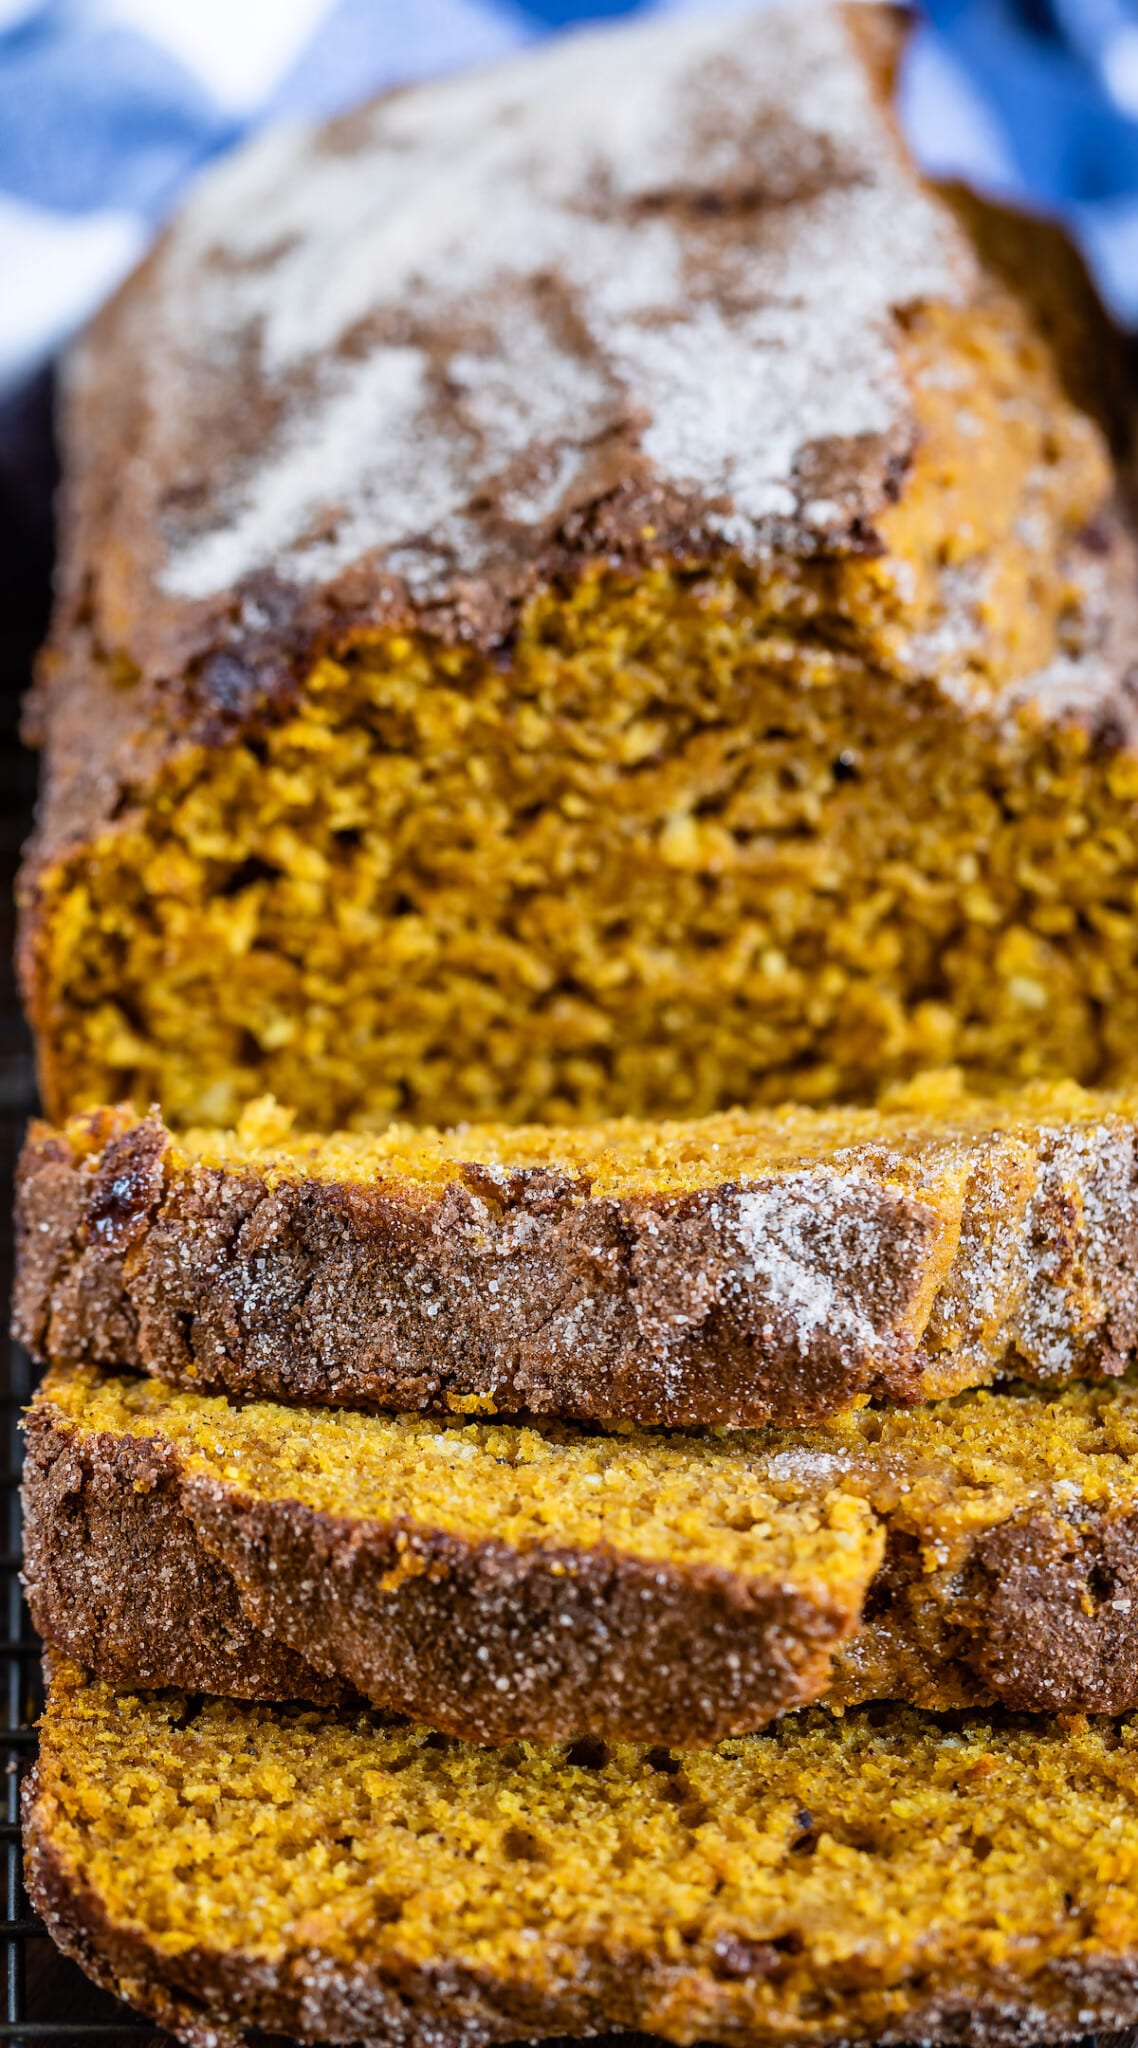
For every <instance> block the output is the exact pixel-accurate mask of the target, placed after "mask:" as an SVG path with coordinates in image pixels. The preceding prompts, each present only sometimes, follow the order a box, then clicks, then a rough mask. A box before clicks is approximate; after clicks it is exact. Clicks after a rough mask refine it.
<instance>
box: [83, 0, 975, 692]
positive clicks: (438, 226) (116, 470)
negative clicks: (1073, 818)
mask: <svg viewBox="0 0 1138 2048" xmlns="http://www.w3.org/2000/svg"><path fill="white" fill-rule="evenodd" d="M894 48H895V33H894V23H893V21H892V18H891V16H890V14H889V12H888V11H887V10H884V9H877V8H869V7H866V8H864V9H862V8H860V7H859V8H853V9H843V8H840V7H836V6H832V5H824V4H816V0H809V4H803V0H789V4H782V5H778V6H774V7H768V8H765V9H762V10H759V11H757V12H755V13H744V14H739V13H738V12H731V11H728V12H727V13H725V14H724V13H719V12H717V13H714V14H712V15H711V16H710V17H706V18H702V17H700V18H693V19H690V20H688V19H685V20H680V21H677V20H674V19H670V20H666V21H662V22H653V23H648V24H646V25H645V24H641V25H638V26H636V27H633V28H625V29H619V30H606V31H603V32H599V33H593V34H587V35H576V36H571V37H569V38H567V39H564V40H562V41H560V42H558V43H557V44H555V45H554V46H552V47H550V48H543V49H541V50H538V51H534V52H530V53H527V54H525V55H523V56H522V57H520V58H518V59H516V60H515V61H513V62H511V63H509V64H505V65H502V66H500V67H497V68H495V69H491V70H489V71H485V72H480V73H476V74H474V75H471V76H463V77H460V78H456V79H448V80H444V81H443V82H441V83H435V84H430V85H427V86H422V87H418V88H415V89H413V90H409V91H406V92H402V93H397V94H394V95H392V96H389V97H387V98H385V99H382V100H380V101H378V102H377V103H375V104H374V105H373V106H371V107H370V108H367V109H365V110H364V111H362V112H360V113H358V114H354V115H352V116H350V117H349V118H347V119H345V120H343V121H341V122H339V123H337V124H335V125H333V126H332V127H331V128H324V129H321V130H309V129H300V130H296V129H287V130H282V131H279V132H275V133H273V134H271V135H269V136H267V137H266V138H265V139H264V140H262V141H260V142H258V143H257V144H255V145H254V146H253V147H252V148H250V149H248V150H245V151H243V152H242V153H240V154H239V155H238V156H237V157H235V158H234V159H233V160H232V161H231V162H229V163H228V164H226V165H225V166H223V167H222V168H221V169H220V170H218V171H216V172H215V173H213V174H212V175H211V176H209V177H207V178H206V179H205V180H204V181H203V183H202V185H201V186H200V187H199V189H198V191H197V192H196V194H195V196H194V197H193V199H192V200H191V201H190V204H189V206H188V208H187V209H186V211H185V213H184V214H183V215H182V217H181V219H180V220H179V222H178V223H177V225H176V226H175V228H174V230H173V232H172V233H171V234H170V235H169V236H167V238H166V239H165V241H164V242H163V243H162V245H161V246H160V248H159V249H158V251H157V252H156V254H155V255H154V257H153V258H152V259H151V261H150V262H149V263H148V264H147V265H146V266H145V267H144V269H143V271H142V272H141V273H140V275H139V276H138V277H137V278H136V279H135V280H134V281H133V282H132V283H131V284H129V285H128V286H127V288H126V290H125V291H124V292H123V293H122V294H121V295H120V297H119V299H118V300H117V301H116V303H115V304H114V305H113V306H112V307H111V308H110V309H109V311H108V312H107V313H106V314H105V315H104V316H103V318H102V319H101V320H100V321H99V322H98V323H97V324H96V326H95V328H94V330H93V332H92V334H91V336H90V338H89V339H88V341H87V342H86V344H85V345H84V346H83V347H82V348H81V349H80V351H79V352H78V354H77V356H76V359H75V361H74V363H73V366H72V372H71V379H70V386H71V390H70V406H71V418H72V423H73V424H72V432H71V434H70V436H69V438H70V441H71V445H72V450H73V453H74V456H75V471H76V475H75V483H74V494H73V499H72V508H71V536H70V547H69V551H68V552H69V555H70V559H71V562H72V566H73V570H74V572H75V574H76V576H77V575H78V573H79V571H80V569H81V570H82V573H83V576H84V579H85V589H86V594H87V601H88V603H89V606H90V611H89V614H88V615H89V616H92V617H93V622H94V627H95V633H96V637H97V639H98V640H99V641H101V643H102V644H103V645H104V646H106V647H109V648H112V649H116V648H117V649H120V650H122V651H124V652H125V653H126V654H127V655H128V657H129V658H130V660H131V661H132V662H134V663H136V664H137V665H138V667H139V668H140V669H142V671H143V672H144V673H147V672H149V673H158V674H160V673H162V672H163V671H165V672H166V673H172V672H174V671H175V670H176V669H178V668H180V667H182V666H183V665H184V664H185V663H186V662H187V661H188V660H191V659H192V658H193V657H194V655H195V654H202V653H205V652H216V650H217V649H218V648H219V647H224V646H227V645H228V646H231V647H232V648H234V649H235V650H236V651H238V652H239V653H241V654H243V655H246V656H247V655H248V653H249V651H250V650H251V649H254V648H256V647H257V646H258V645H261V644H264V643H269V644H271V643H273V642H276V643H277V644H278V645H279V644H280V642H281V640H282V639H284V640H285V641H287V642H288V643H289V644H290V645H291V646H292V647H293V648H294V650H297V651H299V646H300V645H302V644H303V643H304V641H305V638H306V634H305V631H304V626H303V624H302V622H304V621H307V622H309V624H310V625H311V626H312V628H313V629H315V628H316V627H318V625H319V622H320V620H321V618H323V619H324V620H327V619H328V618H329V617H331V618H332V619H333V620H339V619H348V620H351V619H358V618H360V617H366V618H369V619H376V618H383V617H385V616H386V617H396V618H397V617H399V616H401V615H413V616H414V617H416V618H418V619H422V620H425V621H426V622H427V623H428V624H430V625H431V626H432V627H434V628H435V629H437V630H441V631H444V632H447V633H457V634H459V635H461V636H463V637H467V638H473V639H479V640H492V639H494V638H495V637H497V636H499V635H500V634H501V633H502V632H503V631H505V630H506V629H507V628H508V625H509V623H510V619H511V617H512V616H513V613H514V610H515V609H516V606H517V604H518V603H519V602H520V601H521V600H522V599H523V598H524V597H525V596H526V594H527V593H528V592H529V591H530V590H531V589H532V588H533V586H534V584H535V582H536V581H537V580H538V579H539V577H541V576H542V575H543V574H548V573H549V571H550V569H551V568H556V567H558V566H559V565H561V564H562V563H564V562H565V561H569V562H572V561H574V560H577V559H589V558H595V557H599V558H601V559H609V560H611V559H616V560H622V559H623V560H629V561H636V560H637V559H640V558H643V557H644V556H646V555H653V554H656V555H659V554H664V555H665V556H667V555H672V556H676V555H679V556H691V555H696V556H699V557H703V558H706V557H707V556H708V555H712V556H714V555H715V554H717V553H723V552H730V553H732V554H735V555H738V556H739V557H741V558H742V559H743V560H744V561H759V560H762V559H764V558H765V557H767V556H769V555H770V554H771V552H772V551H775V552H778V553H791V554H797V555H803V554H806V555H809V554H811V553H813V552H816V551H818V550H819V549H822V550H825V551H826V552H834V551H839V552H842V551H850V550H858V549H864V548H866V547H870V548H872V547H873V545H874V542H875V535H874V520H875V518H876V516H877V515H878V514H879V513H880V512H881V510H882V509H883V507H884V506H885V505H886V504H887V503H888V502H889V499H890V497H891V495H895V493H896V488H897V480H898V476H899V474H900V472H901V471H902V470H903V468H904V466H905V464H906V462H907V459H908V457H909V454H910V452H911V446H912V441H913V433H914V428H913V419H912V412H911V405H910V401H909V398H908V396H907V394H906V390H905V386H904V383H903V380H902V377H901V374H900V368H899V362H898V353H897V351H898V336H897V329H896V323H895V321H894V320H893V318H892V315H893V313H894V312H895V310H896V309H898V308H899V307H902V306H904V305H905V304H907V303H911V302H915V301H919V300H923V299H924V300H927V299H933V300H939V301H947V302H950V303H952V302H960V301H962V300H963V301H966V300H967V299H968V297H969V296H970V293H971V291H972V290H974V289H975V286H976V281H977V276H978V271H977V265H976V259H975V256H974V254H973V252H972V249H971V245H970V243H969V241H968V239H967V237H966V235H965V234H964V233H963V231H962V230H961V229H960V228H959V227H958V225H957V223H956V221H955V219H954V217H953V215H952V213H951V212H950V211H949V209H948V208H947V207H946V206H945V205H944V204H943V203H942V202H941V201H940V200H938V199H937V198H936V197H935V195H933V194H932V193H931V192H929V191H927V190H926V189H925V188H924V187H923V186H922V185H921V183H920V182H919V180H918V179H917V178H916V176H915V174H914V173H913V171H912V169H911V167H910V166H909V165H908V164H907V163H906V161H905V158H904V155H903V153H902V151H901V149H900V148H899V146H898V143H897V140H896V137H895V135H894V133H893V130H892V126H891V123H890V119H889V116H888V113H887V110H886V105H885V93H886V73H887V70H888V67H889V63H890V60H891V57H892V55H893V52H894ZM92 572H93V581H92V580H89V579H91V577H92ZM77 596H78V593H77V591H73V597H75V598H77Z"/></svg>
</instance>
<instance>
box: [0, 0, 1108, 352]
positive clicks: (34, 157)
mask: <svg viewBox="0 0 1138 2048" xmlns="http://www.w3.org/2000/svg"><path fill="white" fill-rule="evenodd" d="M716 4H723V0H0V390H2V389H4V388H5V387H8V388H10V387H11V386H12V385H13V384H14V383H15V382H17V381H18V380H19V379H20V378H22V377H23V376H25V375H26V374H27V373H28V372H29V371H31V370H33V369H34V368H36V367H37V366H38V365H39V364H40V363H41V362H43V361H44V360H45V359H46V358H47V357H48V356H49V355H50V354H51V353H52V351H53V350H54V349H56V348H57V347H58V345H59V344H60V342H61V341H62V340H63V339H64V338H65V337H66V336H67V335H68V334H69V333H70V332H72V330H73V329H74V328H75V327H76V326H77V325H78V324H79V323H80V322H81V321H82V320H83V319H84V318H85V317H86V316H87V314H88V313H89V312H90V311H91V310H92V309H93V308H94V307H95V306H96V305H97V304H98V302H99V301H100V299H102V298H103V297H104V296H105V295H106V294H107V293H108V292H109V291H110V290H111V289H112V288H113V287H114V285H115V284H117V282H118V281H119V279H120V278H121V277H122V276H123V275H124V273H125V272H126V271H127V270H128V269H129V268H130V267H131V265H132V264H133V263H134V262H135V261H136V260H137V258H138V257H139V256H140V255H141V253H142V251H143V249H144V248H145V246H146V244H147V242H148V241H149V239H150V238H151V236H152V235H153V234H154V232H155V230H156V228H157V227H158V225H159V224H160V223H161V221H162V220H163V219H164V218H165V216H166V215H167V214H168V213H169V212H170V210H171V208H172V207H173V206H174V204H175V202H176V200H177V198H178V195H179V193H180V192H181V190H182V188H183V187H184V186H185V184H186V182H187V180H188V179H190V178H192V176H193V175H194V172H195V171H196V169H197V168H198V166H199V165H201V164H203V163H204V162H205V161H206V160H207V159H208V158H209V157H212V156H215V155H216V154H217V153H218V152H219V151H222V150H225V149H228V148H230V147H231V146H232V145H233V144H234V143H235V142H237V141H238V140H239V139H240V138H241V137H242V136H243V135H244V134H246V133H247V132H248V131H249V130H250V129H251V128H253V127H255V126H257V125H259V124H260V123H262V122H264V121H267V120H272V119H274V118H278V117H281V116H290V115H297V114H303V115H309V114H315V115H324V114H330V113H333V112H336V111H339V110H340V109H342V108H344V107H346V106H350V105H352V104H354V103H355V102H357V101H359V100H361V99H364V98H366V97H368V96H369V95H371V94H372V93H375V92H377V91H379V90H380V89H381V88H382V87H384V86H389V85H394V84H397V83H400V82H403V81H406V80H409V79H412V78H416V77H421V76H423V75H425V74H426V73H428V72H431V71H440V70H445V69H451V68H454V67H457V66H460V65H466V64H474V63H482V62H485V61H487V60H489V59H493V58H496V57H501V56H503V55H505V54H506V53H507V52H508V51H510V50H511V49H514V48H517V47H518V46H520V45H521V44H523V43H525V42H526V41H528V40H531V39H532V38H534V37H537V36H541V35H547V34H550V33H551V32H553V31H554V30H556V29H558V28H561V27H563V26H565V25H566V24H569V23H571V22H574V21H581V20H583V19H585V18H587V17H596V16H598V15H610V16H611V15H616V14H625V15H628V14H634V13H636V12H638V11H644V12H647V11H648V10H649V9H658V8H660V7H662V6H673V7H681V6H710V5H716ZM927 13H928V15H929V16H930V20H929V21H928V22H927V23H926V25H925V27H924V28H923V29H922V31H921V33H920V35H919V36H918V38H917V39H916V42H915V45H914V47H913V51H912V54H911V58H910V62H909V65H908V68H907V75H906V80H905V88H904V113H905V117H906V120H907V124H908V127H909V130H910V134H911V136H912V139H913V141H914V143H915V145H916V147H917V149H918V152H919V154H920V155H921V156H922V157H923V158H924V160H925V161H926V162H927V163H928V164H929V166H930V167H931V168H932V169H933V170H934V171H937V172H941V173H948V174H953V175H961V174H962V175H965V176H967V177H970V178H973V179H976V180H978V181H979V182H980V183H981V184H982V185H984V186H985V187H987V188H988V189H990V190H995V191H997V192H999V193H1001V194H1004V195H1007V196H1013V197H1021V198H1026V199H1028V200H1029V201H1032V202H1034V203H1036V204H1038V205H1040V206H1042V207H1044V208H1047V209H1049V210H1060V211H1063V212H1065V213H1066V214H1067V216H1068V217H1069V219H1070V220H1071V221H1072V222H1073V224H1074V225H1075V227H1076V229H1077V231H1078V232H1079V233H1080V235H1081V236H1082V239H1083V241H1084V244H1085V246H1086V247H1087V249H1088V252H1089V254H1090V255H1091V258H1092V261H1093V262H1094V263H1095V266H1096V268H1097V269H1098V271H1099V274H1100V278H1101V280H1102V283H1103V285H1104V288H1105V290H1106V293H1107V296H1108V298H1109V299H1110V300H1111V301H1112V303H1113V304H1114V306H1115V307H1116V309H1117V310H1118V311H1119V312H1120V313H1121V314H1122V315H1123V317H1125V318H1129V319H1131V320H1133V321H1134V322H1136V323H1138V0H929V5H928V8H927Z"/></svg>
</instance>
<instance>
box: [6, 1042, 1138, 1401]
mask: <svg viewBox="0 0 1138 2048" xmlns="http://www.w3.org/2000/svg"><path fill="white" fill-rule="evenodd" d="M1136 1112H1138V1098H1135V1097H1133V1096H1094V1095H1090V1094H1087V1093H1085V1092H1084V1091H1083V1090H1081V1089H1080V1088H1078V1087H1075V1086H1073V1085H1070V1084H1067V1085H1060V1084H1055V1085H1051V1086H1040V1087H1038V1088H1035V1089H1028V1090H1026V1091H1024V1092H1023V1093H1022V1094H1020V1095H1017V1096H1011V1097H1008V1098H1006V1099H1003V1100H999V1101H994V1102H993V1101H981V1100H975V1099H972V1098H970V1097H968V1096H962V1095H960V1094H959V1093H958V1092H954V1090H953V1086H952V1077H951V1076H949V1077H941V1078H940V1079H939V1080H938V1079H935V1078H934V1079H932V1080H929V1081H927V1082H926V1083H924V1084H923V1085H922V1086H920V1087H915V1088H913V1089H912V1090H911V1091H910V1093H909V1095H908V1097H907V1099H906V1100H905V1101H904V1102H903V1103H901V1104H900V1106H898V1105H895V1106H894V1107H893V1108H891V1109H888V1110H885V1111H882V1112H875V1111H831V1112H826V1113H823V1112H810V1111H786V1112H782V1113H779V1112H776V1111H756V1112H750V1113H746V1114H744V1113H742V1112H734V1113H730V1114H725V1115H722V1116H720V1117H716V1118H707V1119H703V1120H700V1121H698V1122H694V1123H691V1124H663V1125H653V1124H645V1123H635V1122H622V1123H616V1124H611V1125H604V1126H599V1127H598V1126H585V1127H581V1128H578V1129H576V1130H557V1129H551V1128H549V1127H545V1126H535V1127H530V1128H523V1129H502V1128H497V1127H481V1128H480V1127H460V1128H459V1129H457V1130H454V1131H451V1132H444V1133H439V1132H435V1131H418V1130H410V1129H409V1128H408V1127H407V1126H399V1127H396V1128H394V1129H393V1130H390V1131H388V1132H386V1133H385V1134H384V1135H382V1136H379V1137H366V1136H353V1135H352V1134H350V1133H348V1134H341V1135H339V1136H336V1137H331V1138H328V1139H326V1140H319V1139H315V1138H311V1137H306V1136H294V1135H292V1134H291V1133H290V1131H289V1120H288V1118H287V1117H286V1116H282V1115H281V1114H280V1113H278V1112H277V1111H276V1110H275V1108H274V1106H273V1105H271V1104H269V1105H265V1104H259V1105H254V1107H253V1108H252V1110H251V1111H250V1112H249V1114H248V1115H247V1116H246V1117H245V1119H244V1120H243V1122H242V1123H241V1125H240V1126H239V1127H238V1128H237V1130H236V1131H207V1132H198V1133H189V1134H187V1135H185V1136H183V1137H176V1136H173V1135H171V1133H170V1132H169V1131H167V1129H166V1128H165V1126H164V1125H163V1123H162V1121H161V1119H160V1118H159V1117H158V1116H157V1114H152V1115H150V1116H148V1117H144V1118H138V1117H136V1116H135V1115H134V1114H133V1112H131V1111H130V1110H128V1109H122V1110H103V1111H99V1112H96V1113H92V1114H91V1115H89V1116H81V1117H79V1118H76V1119H75V1120H73V1121H72V1122H71V1123H70V1124H68V1125H67V1126H66V1128H65V1129H63V1130H58V1131H56V1130H52V1129H50V1128H48V1127H45V1126H43V1125H39V1126H35V1127H33V1130H32V1134H31V1137H30V1139H29V1142H28V1145H27V1148H26V1151H25V1154H24V1158H23V1162H22V1165H21V1169H20V1197H19V1216H18V1225H17V1228H18V1239H19V1247H18V1262H19V1273H18V1279H17V1287H16V1297H15V1301H16V1306H15V1316H16V1329H17V1332H18V1334H19V1335H20V1336H21V1337H22V1338H23V1340H24V1341H25V1343H27V1344H28V1345H29V1346H30V1347H31V1349H32V1350H33V1351H34V1352H35V1353H36V1355H37V1356H38V1357H40V1358H42V1359H45V1360H52V1361H56V1362H60V1363H82V1362H90V1363H94V1364H100V1365H107V1366H110V1367H118V1366H127V1367H132V1368H137V1369H139V1370H143V1371H146V1372H149V1373H155V1374H157V1375H158V1376H159V1377H160V1378H163V1379H167V1380H170V1381H173V1382H175V1383H178V1384H181V1385H185V1386H187V1387H191V1388H198V1389H202V1390H206V1389H216V1390H219V1391H226V1392H229V1393H233V1394H240V1395H243V1396H244V1395H257V1396H260V1395H268V1396H270V1397H272V1398H274V1399H282V1400H286V1401H298V1402H306V1403H331V1404H341V1403H374V1404H376V1405H378V1406H381V1407H384V1408H391V1409H397V1410H400V1411H410V1410H416V1409H419V1410H429V1411H435V1412H442V1413H446V1412H447V1411H448V1410H457V1411H459V1412H464V1411H465V1412H475V1413H484V1412H500V1413H503V1414H518V1413H525V1412H531V1413H535V1414H543V1415H552V1416H561V1417H571V1418H578V1419H586V1420H588V1419H597V1420H603V1421H611V1420H614V1419H620V1420H628V1421H635V1422H639V1423H650V1424H657V1423H665V1424H677V1425H684V1426H687V1425H699V1424H716V1423H727V1424H736V1425H750V1424H759V1423H766V1422H768V1421H770V1422H774V1423H777V1424H784V1425H796V1424H806V1423H811V1422H814V1421H816V1420H818V1419H820V1418H822V1417H824V1416H826V1415H827V1414H830V1413H832V1412H835V1411H841V1410H843V1409H846V1408H848V1407H849V1406H850V1405H851V1404H853V1403H856V1402H859V1401H864V1400H865V1399H867V1398H873V1399H882V1400H900V1401H916V1400H923V1399H930V1398H933V1397H936V1396H940V1395H944V1394H948V1393H951V1392H953V1391H955V1390H956V1389H958V1388H962V1387H968V1386H974V1385H976V1384H978V1383H983V1382H986V1381H989V1380H992V1379H993V1378H995V1377H997V1376H998V1375H1000V1374H1003V1373H1010V1374H1013V1375H1017V1376H1026V1377H1030V1378H1038V1379H1040V1380H1051V1381H1054V1380H1061V1379H1069V1378H1072V1377H1081V1376H1092V1377H1093V1376H1095V1375H1099V1374H1102V1373H1107V1374H1109V1373H1117V1372H1118V1371H1120V1370H1122V1369H1123V1366H1124V1365H1125V1362H1126V1361H1127V1359H1129V1358H1130V1357H1131V1356H1133V1354H1134V1349H1135V1339H1136V1333H1138V1162H1136V1155H1135V1143H1136V1131H1138V1122H1136Z"/></svg>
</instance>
